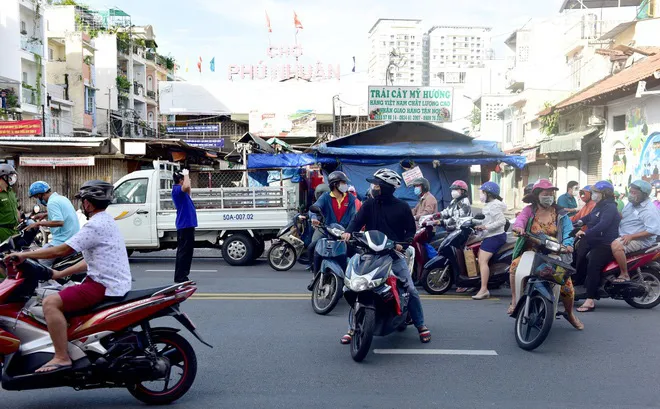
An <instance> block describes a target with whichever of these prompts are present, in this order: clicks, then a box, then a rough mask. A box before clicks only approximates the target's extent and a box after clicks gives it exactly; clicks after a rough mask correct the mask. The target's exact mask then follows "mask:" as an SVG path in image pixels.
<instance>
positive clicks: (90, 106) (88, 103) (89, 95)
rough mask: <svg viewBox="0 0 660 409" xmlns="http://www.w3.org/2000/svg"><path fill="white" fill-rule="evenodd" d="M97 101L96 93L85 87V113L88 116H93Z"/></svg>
mask: <svg viewBox="0 0 660 409" xmlns="http://www.w3.org/2000/svg"><path fill="white" fill-rule="evenodd" d="M95 99H96V91H95V90H93V89H91V88H88V87H85V113H86V114H92V113H94V105H96V104H95V102H94V101H95Z"/></svg>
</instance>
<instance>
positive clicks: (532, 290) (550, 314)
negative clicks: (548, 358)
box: [511, 233, 575, 351]
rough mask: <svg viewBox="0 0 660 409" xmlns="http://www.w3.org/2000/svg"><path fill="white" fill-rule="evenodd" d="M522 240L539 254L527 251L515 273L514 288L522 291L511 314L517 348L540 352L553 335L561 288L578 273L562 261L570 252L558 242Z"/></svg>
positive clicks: (541, 238) (530, 236)
mask: <svg viewBox="0 0 660 409" xmlns="http://www.w3.org/2000/svg"><path fill="white" fill-rule="evenodd" d="M522 236H523V237H525V238H526V240H527V241H528V242H531V243H532V244H533V245H534V247H536V249H537V251H531V250H530V251H526V252H524V253H523V255H522V256H521V258H520V262H519V264H518V268H517V269H516V277H515V285H516V288H517V289H520V290H519V291H518V292H517V294H516V308H515V309H514V311H513V313H512V314H511V317H512V318H515V320H516V325H515V330H514V334H515V338H516V343H517V344H518V346H519V347H520V348H522V349H524V350H527V351H531V350H533V349H536V348H538V347H539V346H540V345H541V344H543V342H544V341H545V339H546V338H547V337H548V334H549V333H550V329H551V328H552V323H553V322H554V320H555V317H558V316H564V317H565V313H560V314H557V307H558V303H559V298H560V297H559V295H560V290H561V287H562V285H564V283H565V282H566V280H568V279H569V278H570V276H571V275H573V274H575V269H574V268H573V267H572V266H571V265H570V264H568V263H565V262H563V261H561V260H559V255H560V254H562V253H566V252H567V248H566V247H565V246H563V245H562V244H560V243H558V242H557V241H556V239H555V238H553V237H549V236H546V235H544V234H542V235H535V234H532V233H524V234H522Z"/></svg>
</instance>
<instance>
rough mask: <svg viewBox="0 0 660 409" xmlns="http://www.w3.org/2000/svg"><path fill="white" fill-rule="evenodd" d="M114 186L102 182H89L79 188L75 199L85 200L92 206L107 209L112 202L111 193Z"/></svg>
mask: <svg viewBox="0 0 660 409" xmlns="http://www.w3.org/2000/svg"><path fill="white" fill-rule="evenodd" d="M113 191H114V186H112V185H111V184H110V183H108V182H104V181H102V180H90V181H87V182H85V183H83V185H82V186H81V187H80V191H79V192H78V194H76V199H87V200H89V201H90V202H92V204H94V206H97V205H98V206H99V207H103V206H105V207H107V206H108V205H109V204H110V202H112V192H113Z"/></svg>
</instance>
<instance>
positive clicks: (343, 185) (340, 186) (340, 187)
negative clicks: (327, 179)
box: [337, 183, 348, 193]
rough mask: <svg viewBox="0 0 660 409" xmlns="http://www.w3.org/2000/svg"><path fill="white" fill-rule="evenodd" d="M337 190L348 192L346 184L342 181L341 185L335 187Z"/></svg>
mask: <svg viewBox="0 0 660 409" xmlns="http://www.w3.org/2000/svg"><path fill="white" fill-rule="evenodd" d="M337 190H339V191H340V192H342V193H346V192H348V185H347V184H344V183H342V184H341V185H339V187H337Z"/></svg>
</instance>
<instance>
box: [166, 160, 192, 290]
mask: <svg viewBox="0 0 660 409" xmlns="http://www.w3.org/2000/svg"><path fill="white" fill-rule="evenodd" d="M188 173H189V172H188V169H183V170H182V171H181V172H174V175H173V177H174V186H173V187H172V201H173V202H174V206H175V207H176V239H177V248H176V266H175V267H174V282H175V283H183V282H185V281H188V275H189V274H190V266H191V264H192V259H193V253H194V251H195V227H197V211H196V210H195V205H194V204H193V201H192V199H191V198H190V192H191V190H192V189H191V187H190V177H189V176H188Z"/></svg>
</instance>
